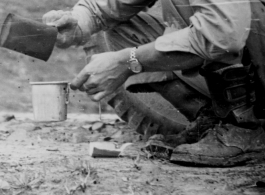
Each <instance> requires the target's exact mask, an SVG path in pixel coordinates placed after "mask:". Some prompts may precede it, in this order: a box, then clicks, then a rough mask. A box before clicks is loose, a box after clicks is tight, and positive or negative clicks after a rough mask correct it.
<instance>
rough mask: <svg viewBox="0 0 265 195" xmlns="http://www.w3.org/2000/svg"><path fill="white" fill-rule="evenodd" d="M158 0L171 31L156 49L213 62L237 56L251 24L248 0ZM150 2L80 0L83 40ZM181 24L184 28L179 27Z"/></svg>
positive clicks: (78, 7) (113, 24) (157, 44)
mask: <svg viewBox="0 0 265 195" xmlns="http://www.w3.org/2000/svg"><path fill="white" fill-rule="evenodd" d="M161 2H162V8H163V17H164V21H165V22H166V25H168V27H169V28H171V29H172V30H171V32H170V33H167V34H164V35H163V36H161V37H159V38H158V39H157V40H156V49H157V50H159V51H184V52H190V53H194V54H196V55H199V56H200V57H202V58H204V59H206V60H213V61H217V60H218V61H222V62H224V61H225V62H233V61H234V60H236V59H238V57H239V52H240V50H241V49H242V48H243V47H244V46H245V43H246V39H247V37H248V35H249V29H250V25H251V9H250V2H249V1H248V0H237V1H235V0H189V1H187V0H162V1H161ZM151 3H153V0H129V1H128V0H127V1H125V0H80V1H79V2H78V3H77V5H76V6H75V8H74V11H73V13H74V14H75V15H76V16H77V17H78V18H79V25H80V27H81V29H82V31H83V33H84V36H83V37H84V39H85V40H86V39H87V37H89V36H90V35H91V34H93V33H95V32H97V31H99V30H104V29H105V30H107V29H111V28H114V27H115V26H117V25H119V24H120V23H122V22H125V21H128V20H129V19H131V18H132V17H133V16H135V15H136V14H138V13H139V12H140V11H141V10H143V9H145V8H146V7H147V6H148V5H149V4H151ZM179 13H180V14H179ZM184 13H186V14H184ZM177 14H179V15H182V16H180V17H178V16H176V15H177ZM183 15H184V17H183ZM181 17H182V20H183V21H182V23H181V22H180V21H181V20H180V19H179V18H181ZM183 24H185V25H187V27H185V28H184V29H182V30H180V29H181V28H183V26H184V25H183ZM84 42H85V41H84ZM224 59H225V60H224Z"/></svg>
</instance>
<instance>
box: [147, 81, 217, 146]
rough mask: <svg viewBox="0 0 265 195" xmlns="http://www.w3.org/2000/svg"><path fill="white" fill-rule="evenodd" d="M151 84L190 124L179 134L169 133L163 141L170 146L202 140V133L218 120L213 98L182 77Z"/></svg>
mask: <svg viewBox="0 0 265 195" xmlns="http://www.w3.org/2000/svg"><path fill="white" fill-rule="evenodd" d="M150 86H151V87H152V88H153V89H154V90H155V91H156V92H158V93H159V94H161V95H162V96H163V97H164V98H165V99H166V100H168V101H169V102H170V103H171V104H172V105H173V106H174V107H175V108H177V109H178V110H179V111H180V112H181V113H182V114H183V115H184V116H186V118H187V119H188V120H189V121H190V124H189V125H188V126H187V127H186V128H185V129H184V130H183V131H182V132H181V133H179V134H177V135H167V136H166V137H164V139H163V140H157V141H163V142H165V143H166V144H167V145H168V146H171V147H176V146H178V145H180V144H184V143H195V142H197V141H198V140H200V138H201V135H202V134H203V133H204V132H205V131H206V130H207V129H209V128H211V127H213V126H214V125H215V124H216V123H218V121H219V120H217V117H216V115H215V114H214V112H213V110H212V107H211V100H210V98H208V97H207V96H205V95H203V94H201V93H199V92H198V91H196V90H195V89H193V88H192V87H190V86H189V85H188V84H186V83H185V82H184V81H182V80H181V79H180V78H178V77H176V78H175V80H173V81H167V82H161V83H153V84H150Z"/></svg>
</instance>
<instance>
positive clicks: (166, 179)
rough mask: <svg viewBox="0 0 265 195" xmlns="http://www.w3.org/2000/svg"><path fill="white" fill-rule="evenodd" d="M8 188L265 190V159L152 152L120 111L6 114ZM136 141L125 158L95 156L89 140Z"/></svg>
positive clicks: (44, 192) (2, 133)
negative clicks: (217, 161)
mask: <svg viewBox="0 0 265 195" xmlns="http://www.w3.org/2000/svg"><path fill="white" fill-rule="evenodd" d="M0 116H1V117H0V118H1V124H0V156H1V161H0V164H1V166H0V194H1V195H2V194H3V195H35V194H36V195H70V194H71V195H81V194H85V195H89V194H91V195H105V194H106V195H118V194H128V195H138V194H139V195H140V194H141V195H142V194H147V195H154V194H157V195H160V194H166V195H167V194H168V195H169V194H174V195H195V194H196V195H199V194H202V195H208V194H209V195H213V194H216V195H222V194H228V195H234V194H238V195H239V194H240V195H253V194H254V195H255V194H264V193H265V188H263V187H264V186H263V187H262V185H263V184H264V183H262V182H259V183H256V182H258V181H264V180H265V163H255V162H254V163H253V164H248V165H246V166H242V167H234V168H207V167H185V166H179V165H175V164H171V163H169V162H167V161H162V160H159V159H156V158H149V157H150V154H148V153H145V152H144V151H143V150H141V148H142V147H143V146H144V142H143V141H141V139H142V137H141V136H140V135H138V134H136V133H135V132H133V131H131V130H130V128H129V127H127V126H126V124H125V123H123V122H122V121H120V120H119V119H118V118H117V117H116V115H103V122H100V121H99V116H98V115H85V114H69V116H68V120H66V121H64V122H57V123H37V122H34V120H33V119H32V114H27V113H1V115H0ZM94 141H109V142H116V143H119V144H122V143H133V145H131V146H129V147H127V148H126V149H125V151H124V153H123V156H122V157H118V158H92V157H90V156H89V155H88V151H89V142H94Z"/></svg>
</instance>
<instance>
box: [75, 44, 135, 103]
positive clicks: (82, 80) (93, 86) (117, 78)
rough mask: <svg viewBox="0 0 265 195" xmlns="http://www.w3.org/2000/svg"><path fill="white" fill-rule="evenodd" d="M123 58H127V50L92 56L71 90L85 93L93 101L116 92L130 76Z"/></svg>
mask: <svg viewBox="0 0 265 195" xmlns="http://www.w3.org/2000/svg"><path fill="white" fill-rule="evenodd" d="M125 56H126V58H128V56H129V50H128V49H125V50H121V51H118V52H106V53H101V54H96V55H93V56H92V57H91V61H90V62H89V64H87V65H86V66H85V67H84V69H83V70H82V71H81V72H80V73H79V74H78V75H77V77H76V78H75V79H74V80H73V81H72V83H71V85H70V87H71V89H73V90H76V89H79V90H80V91H85V92H86V93H87V94H88V95H91V99H92V100H93V101H100V100H101V99H102V98H104V97H106V96H107V95H109V94H111V93H113V92H114V91H115V90H117V89H118V88H119V87H120V86H121V85H122V84H123V83H124V82H125V81H126V80H127V78H128V77H129V76H130V75H131V74H132V73H131V71H130V70H129V69H128V66H127V64H126V59H123V58H125Z"/></svg>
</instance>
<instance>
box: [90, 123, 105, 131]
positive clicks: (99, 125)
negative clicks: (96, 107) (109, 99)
mask: <svg viewBox="0 0 265 195" xmlns="http://www.w3.org/2000/svg"><path fill="white" fill-rule="evenodd" d="M104 127H105V124H104V123H102V122H96V123H94V124H93V125H92V131H100V130H102V129H103V128H104Z"/></svg>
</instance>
